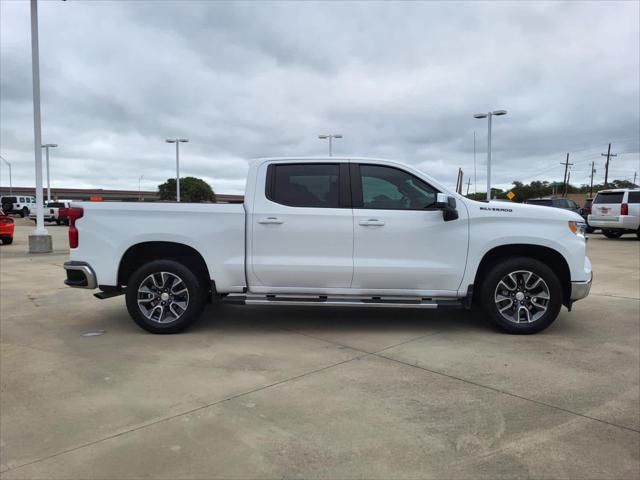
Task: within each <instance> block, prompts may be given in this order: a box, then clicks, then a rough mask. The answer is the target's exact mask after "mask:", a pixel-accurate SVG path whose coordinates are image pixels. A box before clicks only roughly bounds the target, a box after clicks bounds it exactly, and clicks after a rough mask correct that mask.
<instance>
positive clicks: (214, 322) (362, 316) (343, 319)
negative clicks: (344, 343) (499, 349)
mask: <svg viewBox="0 0 640 480" xmlns="http://www.w3.org/2000/svg"><path fill="white" fill-rule="evenodd" d="M256 328H258V329H260V330H262V331H269V330H273V331H281V330H290V331H296V332H299V333H303V334H304V333H310V332H317V331H339V332H345V333H347V332H349V333H351V332H361V333H362V334H367V333H383V332H389V333H406V334H410V333H416V334H424V333H429V332H432V331H443V330H446V331H455V330H461V331H466V332H469V331H472V330H477V331H484V332H492V331H494V332H495V331H496V330H495V329H494V328H493V327H491V326H490V325H489V324H487V323H486V322H485V321H484V320H483V317H482V312H481V311H479V310H476V309H473V310H455V311H454V310H449V311H439V312H438V311H436V310H433V311H430V310H421V309H394V308H348V309H345V308H340V307H335V308H334V307H322V308H313V307H284V306H282V307H260V306H252V307H247V306H234V305H214V306H211V305H209V306H207V307H206V308H205V310H204V311H203V313H202V316H201V317H200V318H199V319H198V321H197V322H196V323H195V324H194V325H193V326H192V327H191V328H190V329H189V332H206V331H212V332H213V331H216V330H222V331H225V332H231V331H232V332H235V333H242V331H249V330H255V329H256Z"/></svg>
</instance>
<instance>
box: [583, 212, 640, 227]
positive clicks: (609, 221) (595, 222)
mask: <svg viewBox="0 0 640 480" xmlns="http://www.w3.org/2000/svg"><path fill="white" fill-rule="evenodd" d="M587 223H588V224H589V226H590V227H597V228H604V229H607V230H637V229H638V223H639V222H638V217H634V216H631V215H618V216H617V217H596V216H593V215H589V217H588V221H587Z"/></svg>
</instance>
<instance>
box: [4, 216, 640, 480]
mask: <svg viewBox="0 0 640 480" xmlns="http://www.w3.org/2000/svg"><path fill="white" fill-rule="evenodd" d="M17 223H18V227H17V231H16V241H15V243H14V244H13V245H10V246H0V270H1V276H0V288H1V294H0V295H1V296H0V302H1V303H0V314H1V315H0V317H1V320H0V339H1V361H2V362H1V364H0V376H1V409H0V414H1V419H0V420H1V425H0V426H1V430H0V447H1V456H2V459H1V460H2V462H1V467H0V468H1V470H0V471H1V473H0V476H1V477H2V478H3V479H13V478H28V479H36V478H60V479H62V478H65V479H71V478H74V479H75V478H77V479H94V478H95V479H106V478H166V479H181V478H306V477H313V478H380V479H388V478H394V479H401V478H456V479H459V478H492V479H493V478H580V479H584V478H593V479H603V478H608V479H609V478H610V479H623V478H625V479H626V478H628V479H637V478H639V477H640V242H638V241H637V240H636V239H635V236H624V237H622V238H621V239H619V240H608V239H605V238H603V237H602V236H601V235H598V234H595V235H591V239H590V240H589V244H588V249H589V255H590V257H591V259H592V261H593V264H594V272H595V281H594V285H593V289H592V292H591V295H590V296H589V297H588V298H587V299H586V300H583V301H581V302H578V303H576V304H575V306H574V309H573V312H571V313H569V312H567V311H566V309H563V312H562V314H561V315H560V318H559V319H558V320H557V321H556V323H554V324H553V325H552V326H551V327H550V328H549V329H547V330H546V331H544V332H543V333H540V334H538V335H534V336H509V335H504V334H501V333H497V332H496V331H494V330H492V329H491V328H490V327H488V326H487V325H485V323H483V321H482V320H481V319H480V315H479V314H478V313H477V312H467V311H454V312H444V313H442V312H440V313H438V312H424V311H407V310H402V311H397V310H386V309H384V310H378V309H374V310H340V309H326V310H325V309H302V308H294V307H271V308H269V307H233V306H224V307H209V308H208V309H207V310H206V311H205V314H204V315H203V318H202V319H201V320H200V322H199V323H198V324H197V325H196V326H195V327H194V328H192V329H191V330H189V331H188V332H187V333H185V334H181V335H174V336H154V335H151V334H148V333H146V332H144V331H142V330H140V329H139V328H138V327H137V326H136V325H135V324H134V323H133V322H132V321H131V320H130V318H129V316H128V314H127V312H126V309H125V306H124V302H123V298H122V297H116V298H112V299H109V300H97V299H95V298H93V296H92V292H90V291H84V290H74V289H70V288H67V287H65V286H64V285H63V283H62V281H63V278H64V273H63V270H62V268H61V267H62V263H63V262H64V261H65V259H66V240H65V235H66V228H65V227H56V226H53V227H51V228H50V231H51V232H52V233H53V235H54V248H55V249H56V251H55V252H54V253H53V254H46V255H37V256H36V255H28V254H26V253H25V252H26V249H27V240H26V239H27V234H28V232H29V231H30V230H31V229H32V228H33V224H32V223H29V222H28V221H26V220H18V221H17ZM101 330H104V334H103V335H98V336H83V334H85V333H88V332H98V331H101Z"/></svg>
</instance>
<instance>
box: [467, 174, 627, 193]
mask: <svg viewBox="0 0 640 480" xmlns="http://www.w3.org/2000/svg"><path fill="white" fill-rule="evenodd" d="M633 178H635V177H633ZM634 183H635V180H634ZM470 185H471V177H469V179H468V180H467V196H469V186H470Z"/></svg>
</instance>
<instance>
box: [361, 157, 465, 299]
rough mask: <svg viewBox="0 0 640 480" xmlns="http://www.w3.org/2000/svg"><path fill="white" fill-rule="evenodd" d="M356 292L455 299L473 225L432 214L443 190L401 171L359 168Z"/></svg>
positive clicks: (461, 215)
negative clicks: (431, 206)
mask: <svg viewBox="0 0 640 480" xmlns="http://www.w3.org/2000/svg"><path fill="white" fill-rule="evenodd" d="M351 177H352V190H353V226H354V272H353V283H352V287H353V288H354V289H362V290H366V291H367V292H369V293H372V294H374V293H376V292H377V293H380V294H382V293H384V292H383V291H388V292H389V294H391V293H393V291H397V293H400V292H403V293H405V294H406V293H412V294H416V295H436V294H438V293H442V294H444V295H446V294H452V293H453V292H455V291H457V290H458V289H459V287H460V282H461V281H462V276H463V274H464V269H465V264H466V258H467V247H468V235H469V233H468V220H467V213H466V211H465V209H464V207H463V206H459V208H458V212H459V218H458V219H457V220H452V221H448V222H445V221H444V220H443V217H442V211H440V210H435V209H431V208H430V205H431V204H433V203H434V202H435V201H436V195H437V193H438V190H437V189H435V188H434V187H432V186H431V185H429V184H428V183H427V182H425V181H423V180H422V179H420V178H418V177H417V176H415V175H413V174H411V173H409V172H407V171H405V170H402V169H400V168H396V167H390V166H385V165H376V164H353V165H352V168H351Z"/></svg>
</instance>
